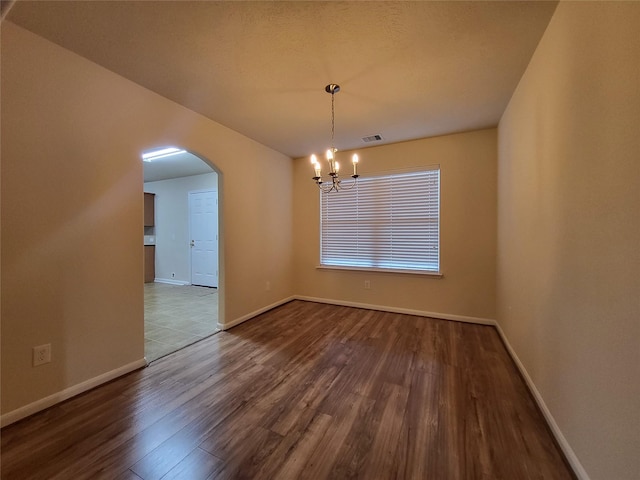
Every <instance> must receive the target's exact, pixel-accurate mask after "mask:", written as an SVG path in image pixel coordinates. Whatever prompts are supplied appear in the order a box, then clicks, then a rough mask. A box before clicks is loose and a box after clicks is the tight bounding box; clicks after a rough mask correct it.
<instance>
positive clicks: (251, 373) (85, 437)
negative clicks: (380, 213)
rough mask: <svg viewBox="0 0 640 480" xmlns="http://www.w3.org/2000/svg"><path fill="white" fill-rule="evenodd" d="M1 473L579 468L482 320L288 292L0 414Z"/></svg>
mask: <svg viewBox="0 0 640 480" xmlns="http://www.w3.org/2000/svg"><path fill="white" fill-rule="evenodd" d="M1 434H2V440H1V441H2V463H1V466H2V474H1V478H3V479H20V480H22V479H74V480H75V479H85V478H86V479H96V478H105V479H107V478H108V479H121V480H125V479H127V480H132V479H137V480H139V479H144V480H150V479H160V478H162V479H189V480H197V479H214V478H256V479H271V478H273V479H303V478H306V479H314V480H315V479H324V478H331V479H341V478H355V477H357V478H364V479H387V478H405V479H509V480H512V479H545V480H549V479H570V478H573V476H572V474H571V472H570V471H569V470H568V469H567V467H566V465H565V463H564V462H563V458H562V456H561V454H560V452H559V450H558V448H557V447H556V445H555V443H554V441H553V439H552V437H551V435H550V433H549V432H548V429H547V427H546V425H545V423H544V421H543V419H542V417H541V415H540V413H539V411H538V410H537V408H536V406H535V404H534V402H533V400H532V398H531V396H530V394H529V392H528V391H527V389H526V387H525V385H524V383H523V381H522V379H521V378H520V376H519V375H518V372H517V370H516V368H515V366H514V365H513V362H512V361H511V359H510V358H509V356H508V354H507V352H506V350H505V349H504V347H503V345H502V343H501V341H500V339H499V337H498V334H497V332H496V331H495V329H494V328H492V327H488V326H480V325H471V324H463V323H457V322H450V321H444V320H433V319H426V318H422V317H414V316H410V315H399V314H393V313H385V312H378V311H371V310H361V309H356V308H347V307H337V306H332V305H322V304H316V303H310V302H302V301H294V302H290V303H288V304H286V305H283V306H281V307H279V308H277V309H274V310H271V311H269V312H267V313H265V314H263V315H260V316H259V317H257V318H255V319H253V320H251V321H249V322H246V323H244V324H242V325H239V326H237V327H235V328H233V329H232V330H230V331H227V332H221V333H219V334H217V335H214V336H212V337H209V338H207V339H205V340H203V341H201V342H199V343H197V344H195V345H193V346H190V347H188V348H186V349H184V350H181V351H179V352H176V353H175V354H172V355H170V356H168V357H165V358H163V359H160V360H158V361H157V362H155V363H154V364H152V365H151V366H150V367H148V368H146V369H143V370H140V371H137V372H134V373H132V374H129V375H127V376H125V377H123V378H120V379H118V380H115V381H113V382H111V383H109V384H107V385H104V386H102V387H100V388H97V389H95V390H93V391H91V392H88V393H86V394H83V395H81V396H79V397H76V398H74V399H71V400H68V401H66V402H64V403H62V404H60V405H58V406H56V407H53V408H51V409H49V410H47V411H44V412H41V413H40V414H37V415H34V416H33V417H31V418H28V419H25V420H23V421H21V422H18V423H16V424H14V425H11V426H9V427H6V428H5V429H3V430H2V432H1Z"/></svg>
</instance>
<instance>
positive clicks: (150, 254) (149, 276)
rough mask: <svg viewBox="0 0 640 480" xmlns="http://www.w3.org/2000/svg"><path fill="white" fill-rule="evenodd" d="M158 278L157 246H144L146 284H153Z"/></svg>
mask: <svg viewBox="0 0 640 480" xmlns="http://www.w3.org/2000/svg"><path fill="white" fill-rule="evenodd" d="M155 278H156V246H155V245H145V246H144V283H152V282H153V280H154V279H155Z"/></svg>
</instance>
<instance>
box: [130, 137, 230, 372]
mask: <svg viewBox="0 0 640 480" xmlns="http://www.w3.org/2000/svg"><path fill="white" fill-rule="evenodd" d="M143 164H144V193H145V202H146V204H147V208H149V206H151V205H152V206H153V214H152V216H153V221H152V222H151V223H152V224H151V225H147V223H149V222H148V221H145V227H144V229H145V231H144V239H145V247H144V248H145V260H146V262H145V263H146V265H145V277H146V280H145V287H144V290H145V358H146V359H147V362H152V361H154V360H157V359H159V358H161V357H164V356H166V355H168V354H170V353H173V352H175V351H176V350H179V349H181V348H184V347H185V346H187V345H191V344H193V343H195V342H197V341H199V340H202V339H203V338H206V337H207V336H209V335H213V334H214V333H216V332H217V331H218V328H217V325H218V319H219V311H220V303H221V302H220V293H219V292H220V290H221V287H222V285H221V282H220V280H219V278H220V275H219V268H218V263H219V257H220V244H219V241H218V237H219V236H218V231H219V225H220V220H219V218H220V216H219V214H218V212H219V203H220V201H219V196H220V195H219V184H220V174H219V172H217V171H216V169H215V168H214V167H213V166H212V165H211V164H210V163H209V162H207V161H204V160H203V159H202V158H201V157H200V156H198V155H195V154H193V153H191V152H189V151H187V150H184V149H180V148H178V147H162V148H154V149H150V150H148V151H145V152H144V154H143ZM150 216H151V215H150V214H147V215H146V217H147V218H148V217H150ZM151 264H152V265H153V268H152V270H153V275H150V274H149V270H151V268H150V267H151Z"/></svg>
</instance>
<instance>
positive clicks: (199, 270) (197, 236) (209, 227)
mask: <svg viewBox="0 0 640 480" xmlns="http://www.w3.org/2000/svg"><path fill="white" fill-rule="evenodd" d="M189 230H190V232H191V242H190V243H191V246H190V248H191V284H192V285H201V286H204V287H217V286H218V192H217V191H215V190H208V191H201V192H189Z"/></svg>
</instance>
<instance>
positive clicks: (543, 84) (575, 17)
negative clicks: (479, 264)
mask: <svg viewBox="0 0 640 480" xmlns="http://www.w3.org/2000/svg"><path fill="white" fill-rule="evenodd" d="M638 31H640V3H627V4H621V3H609V2H593V3H573V2H566V3H565V2H561V3H560V5H559V6H558V9H557V10H556V13H555V15H554V17H553V19H552V20H551V22H550V24H549V27H548V29H547V31H546V33H545V35H544V37H543V38H542V40H541V42H540V45H539V46H538V49H537V51H536V53H535V55H534V57H533V59H532V61H531V63H530V65H529V67H528V69H527V71H526V73H525V75H524V76H523V78H522V80H521V82H520V84H519V86H518V88H517V90H516V92H515V94H514V96H513V98H512V99H511V102H510V103H509V106H508V108H507V110H506V111H505V113H504V115H503V117H502V120H501V122H500V125H499V134H498V137H499V168H498V172H499V175H498V177H499V182H498V204H499V209H498V226H499V228H498V232H499V233H498V252H499V254H498V320H499V323H500V325H501V326H502V328H503V330H504V332H505V334H506V336H507V338H508V340H509V342H510V344H511V345H512V347H513V348H514V350H515V352H516V354H517V355H518V357H519V359H520V360H521V362H522V364H523V365H524V367H525V369H526V370H527V372H528V374H529V376H530V377H531V379H532V381H533V383H534V384H535V386H536V388H537V390H538V391H539V393H540V395H541V396H542V398H543V400H544V402H545V404H546V406H547V408H548V409H549V411H550V413H551V415H552V416H553V418H554V419H555V421H556V423H557V425H558V427H559V429H560V430H561V432H562V433H563V435H564V436H565V438H566V440H567V441H568V443H569V445H570V446H571V448H572V449H573V451H574V453H575V455H576V456H577V459H578V461H579V462H580V463H581V464H582V467H583V468H584V470H585V471H586V474H587V475H588V476H589V477H590V478H591V479H593V480H596V479H602V480H610V479H616V480H624V479H637V478H640V463H639V461H640V460H639V459H640V455H639V452H640V440H639V439H640V354H639V352H640V333H639V332H640V282H639V279H640V273H639V272H640V261H639V260H640V256H639V255H640V156H639V154H640V130H639V128H640V127H639V126H640V35H638Z"/></svg>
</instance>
